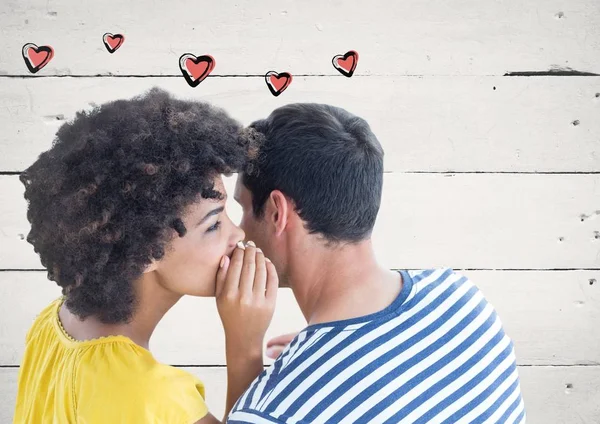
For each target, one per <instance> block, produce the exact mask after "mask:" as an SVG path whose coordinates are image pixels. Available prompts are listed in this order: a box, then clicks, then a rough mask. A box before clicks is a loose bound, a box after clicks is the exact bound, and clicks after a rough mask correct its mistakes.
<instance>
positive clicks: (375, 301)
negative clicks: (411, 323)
mask: <svg viewBox="0 0 600 424" xmlns="http://www.w3.org/2000/svg"><path fill="white" fill-rule="evenodd" d="M310 252H311V253H310V254H307V253H308V252H303V253H305V254H303V255H302V258H301V260H298V261H292V262H291V263H290V267H289V274H288V275H289V283H290V286H291V288H292V290H293V291H294V295H295V297H296V300H297V302H298V305H299V306H300V309H301V311H302V313H303V315H304V317H305V319H306V321H307V322H308V324H309V325H314V324H320V323H326V322H332V321H340V320H345V319H351V318H357V317H361V316H365V315H369V314H372V313H376V312H379V311H381V310H383V309H385V308H386V307H387V306H389V305H390V304H391V303H392V302H393V301H394V300H395V299H396V298H397V297H398V295H399V294H400V290H401V287H402V280H401V277H400V275H399V274H398V273H397V272H393V271H390V270H388V269H386V268H384V267H382V266H380V265H379V264H378V263H377V261H376V259H375V255H374V252H373V249H372V245H371V241H370V240H367V241H364V242H362V243H360V244H358V245H352V246H347V247H344V248H342V249H339V250H329V249H325V248H317V249H311V251H310ZM298 259H300V258H298ZM296 262H297V263H296Z"/></svg>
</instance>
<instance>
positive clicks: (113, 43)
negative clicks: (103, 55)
mask: <svg viewBox="0 0 600 424" xmlns="http://www.w3.org/2000/svg"><path fill="white" fill-rule="evenodd" d="M102 42H103V43H104V47H106V50H108V52H109V53H114V52H116V51H117V50H118V49H119V47H121V45H122V44H123V43H124V42H125V36H124V35H123V34H115V35H113V34H111V33H110V32H107V33H106V34H104V35H103V36H102Z"/></svg>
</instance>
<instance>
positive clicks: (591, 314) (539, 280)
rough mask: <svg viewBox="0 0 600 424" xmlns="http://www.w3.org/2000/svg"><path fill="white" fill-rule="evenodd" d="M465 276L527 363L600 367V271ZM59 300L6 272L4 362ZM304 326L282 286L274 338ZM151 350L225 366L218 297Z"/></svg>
mask: <svg viewBox="0 0 600 424" xmlns="http://www.w3.org/2000/svg"><path fill="white" fill-rule="evenodd" d="M458 272H460V273H462V274H464V275H466V276H467V277H469V278H470V279H471V280H472V281H473V282H475V284H477V285H478V286H479V287H480V288H481V290H482V291H483V293H484V295H485V296H486V297H487V299H488V300H489V301H490V302H491V303H492V305H494V307H495V308H496V310H497V311H498V314H499V315H500V318H501V319H502V322H503V324H504V328H505V330H506V332H507V334H508V335H509V336H510V337H511V338H512V340H513V341H514V343H515V348H516V351H517V360H518V363H519V364H520V365H583V364H593V365H598V364H600V328H599V327H598V325H596V324H597V323H598V322H600V271H470V270H466V271H458ZM590 280H592V282H593V281H594V280H595V283H594V284H590ZM59 295H60V290H59V288H58V286H56V284H55V283H54V282H51V281H48V280H47V279H46V275H45V273H44V272H1V273H0V365H18V364H19V363H20V360H21V356H22V354H23V349H24V341H25V334H26V332H27V329H28V328H29V326H30V325H31V323H32V322H33V320H34V319H35V317H36V315H37V313H38V312H39V311H40V310H41V309H42V308H43V307H44V306H46V305H47V304H48V303H49V302H50V301H52V300H53V299H54V298H56V297H58V296H59ZM304 326H305V321H304V319H303V317H302V315H301V313H300V310H299V308H298V305H297V304H296V302H295V300H294V297H293V294H292V292H291V291H290V290H288V289H281V290H280V291H279V298H278V305H277V309H276V313H275V317H274V319H273V322H272V324H271V327H270V328H269V331H268V333H267V337H266V339H267V340H268V339H270V338H271V337H274V336H277V335H279V334H284V333H288V332H293V331H297V330H300V329H302V328H303V327H304ZM151 349H152V351H153V352H154V354H155V355H156V357H157V358H158V359H159V360H161V361H163V362H166V363H169V364H173V365H224V358H225V352H224V338H223V332H222V328H221V322H220V320H219V317H218V314H217V310H216V307H215V304H214V300H213V299H202V298H192V297H184V298H183V299H182V300H181V301H180V302H179V303H178V304H177V305H175V306H174V307H173V309H172V310H171V311H169V312H168V313H167V315H166V316H165V318H164V319H163V321H161V323H160V324H159V325H158V327H157V329H156V331H155V333H154V336H153V338H152V341H151ZM270 362H271V361H270V360H269V359H268V358H265V363H270Z"/></svg>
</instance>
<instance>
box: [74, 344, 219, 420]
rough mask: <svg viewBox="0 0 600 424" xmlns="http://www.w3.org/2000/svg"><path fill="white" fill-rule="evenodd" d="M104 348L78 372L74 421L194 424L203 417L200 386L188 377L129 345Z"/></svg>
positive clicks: (201, 385) (199, 383)
mask: <svg viewBox="0 0 600 424" xmlns="http://www.w3.org/2000/svg"><path fill="white" fill-rule="evenodd" d="M115 345H118V344H115ZM103 350H105V351H104V352H102V353H101V355H98V353H97V352H96V353H95V354H94V357H95V358H96V360H94V361H92V362H93V364H91V363H90V365H93V366H92V367H86V368H87V369H86V370H85V371H83V372H80V373H78V374H79V376H78V378H77V380H78V383H79V389H78V390H77V391H76V393H77V394H78V399H76V400H75V404H76V409H77V410H76V416H77V417H78V421H77V422H78V423H81V424H106V423H128V424H138V423H139V424H142V423H143V424H150V423H152V424H163V423H164V424H193V423H195V422H196V421H198V420H200V419H201V418H203V417H204V416H206V415H207V414H208V408H207V406H206V403H205V401H204V385H203V384H202V382H200V381H199V380H198V379H197V378H195V377H194V376H193V375H191V374H189V373H187V372H185V371H183V370H181V369H178V368H174V367H170V366H167V365H163V364H159V363H158V362H156V361H155V360H154V359H153V358H152V357H151V355H150V354H149V352H147V351H145V350H143V349H141V348H139V347H136V346H133V345H131V346H127V345H125V346H122V345H121V346H110V345H108V344H107V345H106V346H103ZM102 356H104V358H111V359H110V360H106V359H105V360H97V358H101V357H102Z"/></svg>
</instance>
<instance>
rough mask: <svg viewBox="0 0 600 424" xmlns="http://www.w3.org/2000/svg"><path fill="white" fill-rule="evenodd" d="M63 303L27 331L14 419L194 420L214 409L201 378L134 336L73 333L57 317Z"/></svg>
mask: <svg viewBox="0 0 600 424" xmlns="http://www.w3.org/2000/svg"><path fill="white" fill-rule="evenodd" d="M63 301H64V298H63V297H61V298H59V299H57V300H55V301H54V302H52V303H51V304H50V305H49V306H48V307H46V308H45V309H44V310H43V311H42V312H41V313H40V315H39V316H38V317H37V318H36V320H35V322H34V323H33V325H32V327H31V329H30V330H29V331H28V333H27V336H26V347H25V355H24V357H23V361H22V363H21V368H20V370H19V388H18V392H17V404H16V409H15V415H14V423H15V424H29V423H32V424H40V423H43V424H67V423H78V424H113V423H128V424H136V423H144V424H147V423H169V424H178V423H181V424H192V423H195V422H196V421H198V420H199V419H201V418H202V417H204V416H205V415H206V414H207V413H208V409H207V407H206V404H205V403H204V399H205V396H204V385H203V384H202V382H200V380H198V379H197V378H196V377H194V376H193V375H191V374H189V373H187V372H185V371H183V370H181V369H178V368H174V367H171V366H168V365H164V364H161V363H159V362H157V361H156V360H155V359H154V357H153V356H152V354H151V353H150V352H149V351H148V350H146V349H144V348H142V347H141V346H138V345H137V344H135V343H134V342H133V341H132V340H131V339H129V338H128V337H125V336H109V337H102V338H99V339H94V340H87V341H83V342H81V341H76V340H74V339H73V338H71V337H70V336H69V335H68V334H67V333H66V331H65V330H64V328H63V327H62V325H61V323H60V320H59V318H58V311H59V308H60V306H61V305H62V302H63Z"/></svg>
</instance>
